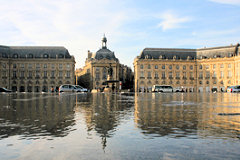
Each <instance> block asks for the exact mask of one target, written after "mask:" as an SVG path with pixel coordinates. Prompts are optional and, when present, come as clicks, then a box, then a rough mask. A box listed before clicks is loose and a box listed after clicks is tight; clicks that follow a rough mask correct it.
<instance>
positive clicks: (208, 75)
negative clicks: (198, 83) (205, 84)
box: [206, 71, 210, 79]
mask: <svg viewBox="0 0 240 160" xmlns="http://www.w3.org/2000/svg"><path fill="white" fill-rule="evenodd" d="M206 78H207V79H208V78H210V72H209V71H207V72H206Z"/></svg>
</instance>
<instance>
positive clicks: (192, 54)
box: [134, 44, 240, 92]
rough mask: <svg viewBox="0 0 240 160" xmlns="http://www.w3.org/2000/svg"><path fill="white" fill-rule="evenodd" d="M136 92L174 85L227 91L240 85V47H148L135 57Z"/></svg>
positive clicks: (197, 89)
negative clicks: (232, 86)
mask: <svg viewBox="0 0 240 160" xmlns="http://www.w3.org/2000/svg"><path fill="white" fill-rule="evenodd" d="M134 72H135V76H134V80H135V82H134V83H135V84H134V85H135V91H136V92H138V91H151V88H152V86H153V85H171V86H172V87H173V88H174V90H181V89H183V90H185V91H189V92H193V91H195V92H210V91H226V89H227V87H228V86H231V85H239V84H240V46H239V44H237V45H230V46H222V47H214V48H201V49H171V48H145V49H144V50H143V51H142V53H141V54H140V55H139V56H137V57H136V58H135V60H134Z"/></svg>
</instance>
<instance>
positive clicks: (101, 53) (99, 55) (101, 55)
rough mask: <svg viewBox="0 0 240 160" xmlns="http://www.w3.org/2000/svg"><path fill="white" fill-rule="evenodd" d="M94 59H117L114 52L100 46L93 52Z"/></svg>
mask: <svg viewBox="0 0 240 160" xmlns="http://www.w3.org/2000/svg"><path fill="white" fill-rule="evenodd" d="M94 58H95V59H97V60H100V59H109V60H117V58H116V57H115V55H114V52H112V51H110V50H109V49H106V48H102V49H99V50H98V51H97V52H96V54H95V57H94Z"/></svg>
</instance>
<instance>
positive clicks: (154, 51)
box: [138, 44, 240, 60]
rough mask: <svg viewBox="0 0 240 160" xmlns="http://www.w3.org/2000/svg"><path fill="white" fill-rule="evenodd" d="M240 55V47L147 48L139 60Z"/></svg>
mask: <svg viewBox="0 0 240 160" xmlns="http://www.w3.org/2000/svg"><path fill="white" fill-rule="evenodd" d="M236 55H240V45H239V44H237V45H231V46H222V47H212V48H200V49H181V48H145V49H144V50H143V51H142V53H141V54H140V55H139V57H138V58H139V59H173V58H175V59H182V60H186V59H197V58H198V59H205V58H218V57H232V56H236Z"/></svg>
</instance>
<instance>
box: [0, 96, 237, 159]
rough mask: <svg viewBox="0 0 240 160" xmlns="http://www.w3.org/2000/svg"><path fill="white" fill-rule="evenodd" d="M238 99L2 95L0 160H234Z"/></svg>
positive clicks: (0, 98)
mask: <svg viewBox="0 0 240 160" xmlns="http://www.w3.org/2000/svg"><path fill="white" fill-rule="evenodd" d="M239 151H240V94H231V93H166V94H165V93H153V94H152V93H140V94H134V93H129V94H128V93H126V94H106V93H105V94H104V93H96V94H90V93H77V94H76V93H61V94H40V93H39V94H37V93H32V94H31V93H22V94H16V93H11V94H0V159H1V160H3V159H4V160H5V159H7V160H8V159H34V160H38V159H39V160H42V159H57V160H61V159H63V160H65V159H68V160H70V159H88V160H89V159H114V160H115V159H166V160H169V159H171V160H172V159H177V160H180V159H239V157H240V152H239Z"/></svg>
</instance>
